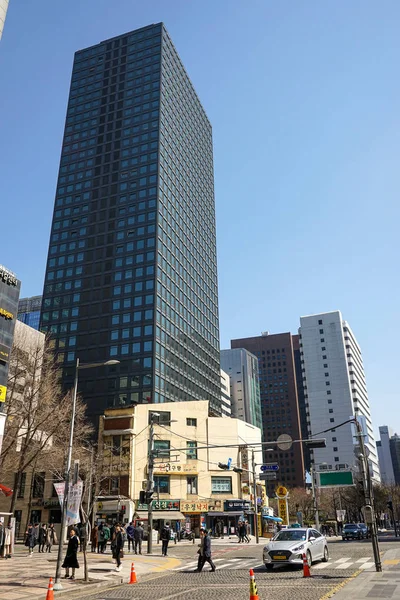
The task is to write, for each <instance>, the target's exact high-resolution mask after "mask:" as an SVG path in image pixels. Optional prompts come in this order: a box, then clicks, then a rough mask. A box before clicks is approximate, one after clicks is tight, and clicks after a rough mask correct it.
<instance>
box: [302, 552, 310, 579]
mask: <svg viewBox="0 0 400 600" xmlns="http://www.w3.org/2000/svg"><path fill="white" fill-rule="evenodd" d="M303 577H311V571H310V567H309V566H308V560H307V555H306V553H305V552H303Z"/></svg>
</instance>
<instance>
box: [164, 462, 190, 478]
mask: <svg viewBox="0 0 400 600" xmlns="http://www.w3.org/2000/svg"><path fill="white" fill-rule="evenodd" d="M154 473H156V474H157V473H177V474H179V473H182V475H186V474H196V473H197V466H196V465H191V464H186V463H159V464H155V465H154Z"/></svg>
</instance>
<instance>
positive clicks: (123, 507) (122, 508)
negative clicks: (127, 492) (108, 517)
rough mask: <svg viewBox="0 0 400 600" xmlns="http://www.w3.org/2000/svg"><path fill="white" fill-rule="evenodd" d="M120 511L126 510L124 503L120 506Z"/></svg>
mask: <svg viewBox="0 0 400 600" xmlns="http://www.w3.org/2000/svg"><path fill="white" fill-rule="evenodd" d="M121 512H122V513H124V512H126V506H125V504H123V505H122V506H121Z"/></svg>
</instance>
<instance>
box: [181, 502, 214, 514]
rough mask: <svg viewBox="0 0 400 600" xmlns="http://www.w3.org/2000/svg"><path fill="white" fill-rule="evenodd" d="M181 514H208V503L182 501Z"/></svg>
mask: <svg viewBox="0 0 400 600" xmlns="http://www.w3.org/2000/svg"><path fill="white" fill-rule="evenodd" d="M181 512H183V513H202V512H208V502H204V501H203V502H201V501H198V502H186V501H185V500H181Z"/></svg>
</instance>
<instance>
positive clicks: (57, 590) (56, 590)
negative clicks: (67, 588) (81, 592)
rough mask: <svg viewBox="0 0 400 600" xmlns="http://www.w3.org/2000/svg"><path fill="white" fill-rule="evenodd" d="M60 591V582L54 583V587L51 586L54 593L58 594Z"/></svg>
mask: <svg viewBox="0 0 400 600" xmlns="http://www.w3.org/2000/svg"><path fill="white" fill-rule="evenodd" d="M62 589H63V587H62V585H61V581H59V582H58V583H57V582H56V583H55V584H54V586H53V590H54V591H55V592H59V591H60V590H62Z"/></svg>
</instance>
